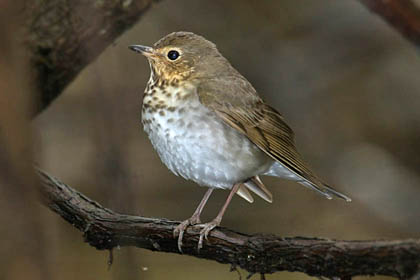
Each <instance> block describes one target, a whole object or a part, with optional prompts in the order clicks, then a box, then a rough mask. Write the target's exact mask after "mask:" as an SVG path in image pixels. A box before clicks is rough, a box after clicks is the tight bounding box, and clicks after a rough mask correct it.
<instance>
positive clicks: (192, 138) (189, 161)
mask: <svg viewBox="0 0 420 280" xmlns="http://www.w3.org/2000/svg"><path fill="white" fill-rule="evenodd" d="M154 96H159V95H154ZM148 98H149V99H150V100H151V98H152V97H151V96H146V97H145V99H144V102H146V103H147V102H148ZM154 102H155V103H156V102H158V99H156V98H155V99H154ZM174 103H176V104H174ZM149 104H150V102H149ZM170 105H171V106H173V107H172V108H171V109H172V110H167V109H157V110H152V109H150V108H148V109H147V108H146V109H145V108H143V114H142V122H143V125H144V130H145V131H146V133H147V134H148V135H149V138H150V140H151V142H152V144H153V146H154V148H155V149H156V151H157V152H158V154H159V156H160V158H161V160H162V161H163V162H164V163H165V164H166V166H167V167H168V168H169V169H170V170H171V171H172V172H173V173H175V174H176V175H180V176H182V177H184V178H185V179H189V180H193V181H194V182H196V183H198V184H200V185H203V186H208V187H215V188H224V189H229V188H231V187H232V186H233V184H235V183H238V182H241V181H244V180H246V179H248V178H250V177H252V176H255V175H258V174H262V173H265V172H266V171H268V170H269V168H270V166H271V165H272V163H273V160H271V159H270V158H269V157H268V156H266V155H265V154H264V153H263V152H262V151H261V150H260V149H259V148H258V147H256V146H255V145H254V144H253V143H251V142H250V141H249V140H248V139H247V138H246V137H245V136H243V135H242V134H240V133H239V132H237V131H236V130H234V129H233V128H231V127H229V126H227V125H226V124H224V123H223V121H222V120H220V119H219V118H218V117H217V116H216V115H215V114H214V113H213V112H211V111H210V110H208V109H207V108H205V107H204V106H203V105H201V104H200V102H199V101H198V98H196V97H191V98H189V99H188V100H183V101H182V102H181V101H179V102H178V101H174V102H173V103H171V104H170ZM174 108H175V109H174Z"/></svg>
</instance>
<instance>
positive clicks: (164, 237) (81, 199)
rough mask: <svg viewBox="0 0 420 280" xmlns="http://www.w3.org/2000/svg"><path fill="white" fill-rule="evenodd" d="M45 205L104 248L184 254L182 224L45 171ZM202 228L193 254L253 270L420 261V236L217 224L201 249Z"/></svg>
mask: <svg viewBox="0 0 420 280" xmlns="http://www.w3.org/2000/svg"><path fill="white" fill-rule="evenodd" d="M39 175H40V176H41V179H42V183H43V187H42V189H41V191H42V193H43V201H44V204H45V205H47V206H48V207H49V208H50V209H52V210H53V211H55V212H56V213H57V214H59V215H60V216H61V217H63V218H64V219H65V220H66V221H67V222H69V223H70V224H72V225H73V226H74V227H76V228H77V229H79V230H80V231H82V232H83V233H84V237H85V241H86V242H88V243H89V244H90V245H92V246H94V247H95V248H97V249H99V250H112V249H113V248H115V247H119V246H136V247H139V248H144V249H148V250H152V251H160V252H170V253H178V254H179V253H180V252H179V251H178V247H177V242H176V239H174V237H173V229H174V227H175V226H176V225H178V223H179V222H175V221H169V220H166V219H155V218H146V217H140V216H128V215H121V214H118V213H115V212H113V211H112V210H109V209H107V208H104V207H102V206H101V205H99V204H98V203H97V202H95V201H92V200H90V199H89V198H88V197H86V196H84V195H82V194H81V193H79V192H77V191H76V190H74V189H72V188H71V187H69V186H67V185H65V184H63V183H62V182H60V181H59V180H58V179H56V178H54V177H52V176H49V175H48V174H46V173H45V172H43V171H41V170H39ZM199 230H200V229H199V228H198V229H195V230H194V228H191V227H190V228H188V230H187V231H186V235H185V236H184V242H183V251H184V253H186V254H187V255H190V256H195V257H198V258H203V259H208V260H215V261H218V262H220V263H227V264H231V265H232V266H233V267H235V266H239V267H241V268H243V269H245V270H247V271H248V272H250V273H251V275H252V274H255V273H260V274H266V273H274V272H277V271H284V270H287V271H300V272H304V273H306V274H308V275H312V276H325V277H331V278H332V277H340V278H343V279H349V278H351V277H352V276H357V275H388V276H394V277H398V278H400V279H407V278H409V277H411V276H413V275H415V274H416V273H417V271H418V269H419V267H418V265H419V264H420V240H394V241H337V240H329V239H320V238H306V237H294V238H280V237H276V236H274V235H264V234H255V235H246V234H243V233H238V232H234V231H232V230H228V229H224V228H217V229H215V230H213V231H212V232H211V233H210V236H209V240H208V241H206V242H205V244H204V247H203V248H202V249H201V250H200V251H199V252H198V251H197V244H198V232H199Z"/></svg>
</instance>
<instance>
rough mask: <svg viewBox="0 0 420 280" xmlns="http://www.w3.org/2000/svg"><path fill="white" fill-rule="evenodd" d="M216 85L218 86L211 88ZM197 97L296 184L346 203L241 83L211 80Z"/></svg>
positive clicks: (286, 129) (277, 118)
mask: <svg viewBox="0 0 420 280" xmlns="http://www.w3.org/2000/svg"><path fill="white" fill-rule="evenodd" d="M239 79H240V78H239ZM216 82H219V84H218V85H215V83H216ZM222 89H227V90H228V91H229V94H226V93H223V91H222ZM210 90H211V91H212V92H209V91H210ZM214 91H216V92H214ZM197 93H198V96H199V99H200V101H201V103H202V104H203V105H205V106H206V107H207V108H209V109H211V110H213V111H214V112H215V113H216V114H217V115H218V116H219V117H220V118H221V119H222V120H223V121H225V122H226V123H227V124H228V125H229V126H231V127H233V128H234V129H236V130H237V131H239V132H241V133H243V134H244V135H245V136H246V137H248V139H249V140H251V141H252V142H253V143H254V144H255V145H257V146H258V147H259V148H260V149H261V150H262V151H264V152H265V153H266V154H267V155H269V156H270V157H272V158H273V159H274V160H276V161H278V162H280V163H281V164H282V165H283V166H285V167H286V168H288V169H289V170H290V171H292V172H293V173H295V174H296V175H298V177H300V178H301V179H302V180H301V181H299V182H300V183H302V184H303V185H305V186H307V187H309V188H311V189H314V190H316V191H318V192H320V193H322V194H323V195H325V196H326V197H327V198H331V194H333V195H337V196H339V197H341V198H343V199H345V200H350V199H349V198H348V197H346V196H345V195H342V194H340V193H338V192H336V191H335V190H333V189H332V188H330V187H328V186H327V185H326V184H324V183H323V182H322V181H321V180H320V179H319V178H318V177H317V176H316V175H315V174H314V173H313V172H312V171H311V170H310V169H309V167H308V166H307V165H306V164H305V162H304V161H303V160H302V159H301V156H300V154H299V153H298V152H297V150H296V147H295V143H294V134H293V131H292V129H291V128H290V127H289V126H288V125H287V124H286V123H285V121H284V119H283V116H282V115H281V114H280V113H279V112H277V111H276V110H275V109H274V108H272V107H270V106H269V105H267V104H265V103H264V102H263V101H262V100H261V99H260V98H259V97H258V95H257V93H256V92H255V90H254V88H253V87H252V86H251V85H250V84H249V83H248V82H247V81H246V80H245V79H240V81H239V82H236V83H233V84H232V83H230V84H229V85H227V84H225V81H224V80H219V81H214V80H213V81H212V82H211V84H206V85H204V86H203V85H201V86H199V87H198V90H197Z"/></svg>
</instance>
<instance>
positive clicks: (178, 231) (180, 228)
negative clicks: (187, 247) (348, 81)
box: [173, 215, 200, 253]
mask: <svg viewBox="0 0 420 280" xmlns="http://www.w3.org/2000/svg"><path fill="white" fill-rule="evenodd" d="M197 223H200V218H199V217H196V216H194V215H193V216H192V217H191V218H189V219H187V220H185V221H183V222H182V223H180V224H179V225H177V226H176V227H175V229H174V231H173V235H174V238H177V237H178V250H179V252H181V253H182V239H183V238H184V232H185V230H186V229H187V227H188V226H190V225H195V224H197Z"/></svg>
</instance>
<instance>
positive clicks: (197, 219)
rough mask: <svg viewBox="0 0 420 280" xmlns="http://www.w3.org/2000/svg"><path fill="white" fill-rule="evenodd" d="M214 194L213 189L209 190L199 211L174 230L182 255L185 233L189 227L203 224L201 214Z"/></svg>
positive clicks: (202, 200) (199, 206) (196, 210)
mask: <svg viewBox="0 0 420 280" xmlns="http://www.w3.org/2000/svg"><path fill="white" fill-rule="evenodd" d="M212 192H213V188H209V189H208V190H207V192H206V193H205V194H204V196H203V199H201V202H200V204H198V207H197V209H195V211H194V214H192V216H191V218H189V219H187V220H185V221H183V222H182V223H180V224H179V225H177V226H176V227H175V229H174V238H176V237H177V236H178V250H179V251H180V252H181V253H182V249H181V248H182V238H183V237H184V231H185V229H186V228H187V227H188V226H189V225H196V224H199V223H201V221H200V214H201V212H202V211H203V208H204V206H205V205H206V203H207V200H208V199H209V197H210V195H211V193H212Z"/></svg>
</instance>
